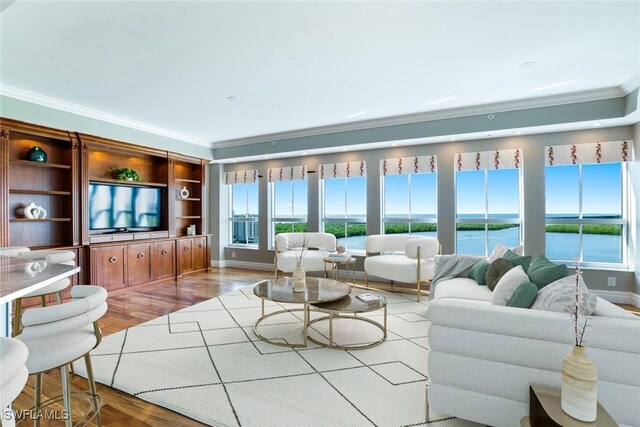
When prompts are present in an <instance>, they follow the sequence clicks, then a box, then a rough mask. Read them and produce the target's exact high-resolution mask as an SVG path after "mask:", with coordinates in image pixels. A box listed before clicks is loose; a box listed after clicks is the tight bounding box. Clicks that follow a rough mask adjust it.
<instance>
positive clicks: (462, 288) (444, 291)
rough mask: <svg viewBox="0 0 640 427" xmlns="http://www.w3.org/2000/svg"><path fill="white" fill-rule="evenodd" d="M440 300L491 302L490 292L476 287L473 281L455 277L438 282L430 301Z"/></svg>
mask: <svg viewBox="0 0 640 427" xmlns="http://www.w3.org/2000/svg"><path fill="white" fill-rule="evenodd" d="M442 298H456V299H466V300H474V301H482V302H490V301H491V291H490V290H489V288H487V287H486V286H478V284H477V283H476V281H475V280H473V279H469V278H467V277H455V278H453V279H449V280H443V281H441V282H438V286H436V287H435V290H434V292H433V295H431V299H432V300H436V299H442Z"/></svg>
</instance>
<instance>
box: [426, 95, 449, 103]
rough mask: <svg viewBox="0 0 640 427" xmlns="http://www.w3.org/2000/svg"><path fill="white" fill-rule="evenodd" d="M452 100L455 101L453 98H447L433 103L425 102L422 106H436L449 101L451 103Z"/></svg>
mask: <svg viewBox="0 0 640 427" xmlns="http://www.w3.org/2000/svg"><path fill="white" fill-rule="evenodd" d="M454 99H456V97H455V96H450V97H448V98H442V99H436V100H435V101H431V102H427V103H426V104H424V105H436V104H443V103H445V102H449V101H453V100H454Z"/></svg>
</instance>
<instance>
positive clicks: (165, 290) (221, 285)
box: [13, 268, 640, 427]
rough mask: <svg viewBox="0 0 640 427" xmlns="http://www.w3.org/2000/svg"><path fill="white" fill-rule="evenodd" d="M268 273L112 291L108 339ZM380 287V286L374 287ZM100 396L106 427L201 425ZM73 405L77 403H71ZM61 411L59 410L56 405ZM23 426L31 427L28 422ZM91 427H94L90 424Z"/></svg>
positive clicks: (21, 400)
mask: <svg viewBox="0 0 640 427" xmlns="http://www.w3.org/2000/svg"><path fill="white" fill-rule="evenodd" d="M271 274H272V273H269V272H267V271H249V270H240V269H234V268H225V269H212V270H211V272H209V273H194V274H192V275H188V276H185V277H184V278H182V279H179V280H178V281H177V282H173V281H169V282H165V283H162V284H156V285H148V286H136V287H132V288H128V289H122V290H119V291H115V292H112V293H111V294H110V295H109V300H108V302H109V310H108V311H107V313H106V314H105V316H104V317H103V318H102V319H101V320H100V322H99V323H100V327H101V329H102V332H103V334H104V335H105V336H107V335H110V334H113V333H116V332H119V331H121V330H124V329H126V328H129V327H131V326H135V325H138V324H140V323H143V322H146V321H148V320H151V319H155V318H156V317H159V316H162V315H165V314H168V313H171V312H174V311H176V310H180V309H181V308H185V307H189V306H191V305H194V304H197V303H199V302H202V301H206V300H208V299H211V298H214V297H217V296H219V295H222V294H225V293H228V292H231V291H233V290H235V289H238V288H241V287H244V286H247V285H250V284H252V283H255V282H256V281H257V280H259V279H262V278H265V277H271ZM372 285H373V286H376V284H372ZM623 308H625V309H627V310H630V311H635V312H640V310H639V309H638V308H636V307H633V306H630V305H624V306H623ZM71 384H72V390H87V389H88V386H87V381H86V379H84V378H82V377H80V376H77V375H74V376H73V377H72V382H71ZM97 386H98V393H99V394H100V395H101V396H102V399H103V401H104V406H103V407H102V411H101V414H102V421H103V425H105V426H127V427H138V426H173V427H181V426H201V425H203V424H201V423H198V422H196V421H194V420H192V419H190V418H186V417H184V416H182V415H180V414H177V413H175V412H173V411H170V410H168V409H164V408H162V407H160V406H156V405H153V404H151V403H147V402H145V401H143V400H141V399H138V398H136V397H133V396H130V395H128V394H126V393H124V392H121V391H118V390H116V389H112V388H110V387H107V386H104V385H102V384H98V385H97ZM33 387H34V381H33V378H30V379H29V382H28V383H27V386H26V387H25V389H24V391H23V392H22V394H21V395H20V396H19V397H18V399H17V400H16V401H15V402H14V405H13V406H14V409H17V410H20V409H28V408H30V407H31V406H33ZM60 393H61V391H60V374H59V371H58V370H55V371H52V372H49V373H47V374H45V375H44V376H43V401H44V400H46V399H48V398H51V397H54V396H58V395H60ZM72 401H73V399H72ZM52 408H54V409H58V410H61V409H62V407H61V406H59V405H54V406H52ZM87 409H88V404H87V403H85V402H82V401H78V400H76V401H73V414H74V418H77V417H80V416H81V415H82V414H83V413H84V411H86V410H87ZM21 425H30V424H29V421H28V420H27V421H24V422H23V423H22V424H21ZM40 425H41V426H43V427H48V426H59V425H62V422H60V421H56V422H47V421H42V422H41V424H40ZM92 425H93V424H92Z"/></svg>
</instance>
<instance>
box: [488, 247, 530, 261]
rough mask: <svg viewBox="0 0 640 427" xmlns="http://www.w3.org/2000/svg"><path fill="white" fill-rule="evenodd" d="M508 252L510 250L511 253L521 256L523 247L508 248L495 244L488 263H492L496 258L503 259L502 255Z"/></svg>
mask: <svg viewBox="0 0 640 427" xmlns="http://www.w3.org/2000/svg"><path fill="white" fill-rule="evenodd" d="M508 250H511V252H513V253H514V254H516V255H522V254H523V253H524V246H516V247H514V248H508V247H506V246H505V245H503V244H502V243H496V246H495V247H494V248H493V252H491V256H490V257H489V263H492V262H493V261H495V260H497V259H498V258H502V257H504V254H506V253H507V251H508Z"/></svg>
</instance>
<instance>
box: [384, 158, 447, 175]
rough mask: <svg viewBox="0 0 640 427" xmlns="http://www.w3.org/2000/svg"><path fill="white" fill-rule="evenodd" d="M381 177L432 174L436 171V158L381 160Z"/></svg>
mask: <svg viewBox="0 0 640 427" xmlns="http://www.w3.org/2000/svg"><path fill="white" fill-rule="evenodd" d="M381 163H382V164H381V167H380V171H381V173H382V175H408V174H413V173H434V172H436V171H437V170H438V163H437V158H436V156H435V155H433V154H432V155H430V156H412V157H397V158H393V159H382V161H381Z"/></svg>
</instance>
